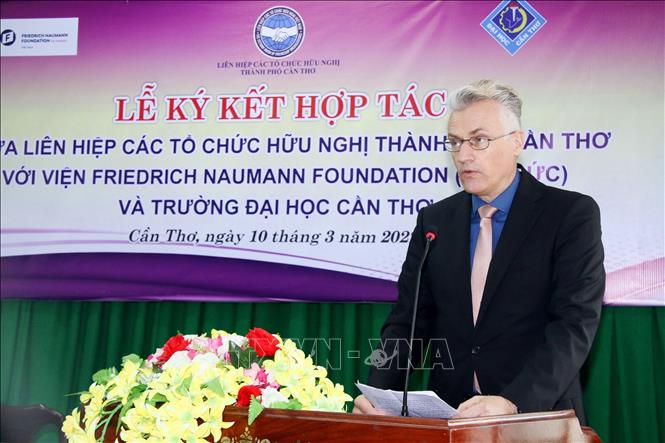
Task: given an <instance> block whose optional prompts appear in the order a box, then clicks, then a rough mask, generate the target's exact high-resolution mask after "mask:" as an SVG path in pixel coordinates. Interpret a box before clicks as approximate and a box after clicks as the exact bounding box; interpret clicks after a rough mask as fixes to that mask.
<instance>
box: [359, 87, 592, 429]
mask: <svg viewBox="0 0 665 443" xmlns="http://www.w3.org/2000/svg"><path fill="white" fill-rule="evenodd" d="M521 105H522V102H521V100H520V99H519V97H518V96H517V95H516V94H515V92H514V91H513V90H512V89H510V88H509V87H506V86H503V85H499V84H497V83H495V82H493V81H489V80H483V81H480V82H476V83H474V84H472V85H469V86H466V87H464V88H462V89H460V90H459V91H458V92H457V93H456V94H455V96H454V98H453V103H451V109H452V112H451V115H450V119H449V123H448V143H447V149H448V150H450V151H451V153H452V156H453V160H454V163H455V166H456V168H457V171H458V174H459V177H460V180H461V182H462V185H463V187H464V191H462V192H460V193H458V194H455V195H453V196H451V197H449V198H447V199H445V200H442V201H440V202H437V203H435V204H433V205H431V206H428V207H426V208H424V209H423V210H421V211H420V213H419V214H418V221H417V224H416V227H415V230H414V232H413V236H412V238H411V242H410V244H409V249H408V252H407V256H406V260H405V262H404V265H403V267H402V272H401V275H400V277H399V281H398V288H399V297H398V301H397V303H396V305H395V306H394V308H393V310H392V312H391V313H390V315H389V316H388V318H387V320H386V322H385V324H384V326H383V328H382V333H381V337H382V342H383V350H384V351H385V353H386V355H388V356H392V355H395V356H396V357H395V358H393V359H389V360H388V361H385V362H380V364H379V365H376V366H375V367H372V368H371V369H370V375H369V384H371V385H373V386H376V387H379V388H390V389H397V390H402V389H403V387H404V373H405V368H406V358H407V357H406V355H407V351H408V347H407V346H406V341H405V340H404V339H406V338H408V336H409V332H410V322H411V317H412V313H413V302H414V290H415V278H416V277H415V275H416V272H417V267H418V264H419V262H420V259H421V257H422V254H423V251H424V246H425V233H426V231H427V230H428V229H429V228H430V227H431V226H435V227H437V228H438V232H439V235H438V238H437V239H436V240H435V241H434V242H433V243H432V246H431V250H430V252H429V256H428V258H427V261H426V262H425V265H424V268H423V273H422V284H421V288H420V295H419V303H418V310H417V315H418V317H417V323H416V329H415V331H416V338H417V339H419V340H422V341H421V342H422V343H425V344H427V343H429V344H430V352H429V353H428V355H429V356H430V357H431V360H430V366H429V367H430V368H432V369H431V372H430V388H431V389H432V390H434V391H435V392H436V393H437V394H438V395H439V396H440V397H441V398H443V399H444V400H446V401H447V402H449V403H450V404H451V405H453V406H458V405H459V406H458V410H459V412H460V415H459V416H460V417H478V416H487V415H503V414H512V413H517V412H534V411H548V410H559V409H575V411H576V413H577V415H578V417H579V419H580V421H582V422H584V421H585V417H584V408H583V403H582V390H581V387H580V382H579V376H578V371H579V369H580V367H581V366H582V364H583V363H584V360H585V359H586V357H587V354H588V353H589V350H590V348H591V344H592V342H593V338H594V335H595V333H596V329H597V326H598V322H599V319H600V312H601V307H602V299H603V293H604V289H605V271H604V268H603V246H602V243H601V229H600V213H599V210H598V206H597V205H596V203H595V202H594V201H593V199H592V198H590V197H588V196H586V195H583V194H579V193H576V192H570V191H564V190H560V189H556V188H553V187H549V186H545V185H543V184H541V183H540V182H538V181H537V180H536V179H534V177H532V176H531V175H530V174H529V173H528V172H527V171H526V170H525V169H524V168H522V167H521V165H519V164H518V163H517V158H518V156H519V154H520V153H521V151H522V148H523V146H524V132H523V131H522V130H521V124H520V117H521ZM414 349H415V350H416V351H417V350H418V349H419V347H418V346H415V347H414ZM414 357H415V359H416V360H415V361H418V359H419V358H421V357H422V356H419V355H418V352H415V354H414ZM354 412H356V413H370V414H371V413H381V411H378V410H377V409H375V408H374V407H373V406H372V405H371V404H370V403H369V401H368V400H367V399H366V398H364V397H363V396H359V397H358V398H356V401H355V407H354Z"/></svg>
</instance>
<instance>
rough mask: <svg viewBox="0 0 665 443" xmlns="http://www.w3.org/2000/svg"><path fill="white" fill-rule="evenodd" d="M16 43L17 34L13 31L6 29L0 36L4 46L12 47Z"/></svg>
mask: <svg viewBox="0 0 665 443" xmlns="http://www.w3.org/2000/svg"><path fill="white" fill-rule="evenodd" d="M15 41H16V33H15V32H14V31H12V30H11V29H6V30H4V31H2V34H0V42H1V43H2V45H3V46H11V45H13V44H14V42H15Z"/></svg>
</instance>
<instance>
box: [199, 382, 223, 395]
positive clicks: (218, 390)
mask: <svg viewBox="0 0 665 443" xmlns="http://www.w3.org/2000/svg"><path fill="white" fill-rule="evenodd" d="M204 386H205V387H207V388H208V389H210V390H211V391H212V392H214V393H215V394H217V395H219V396H220V397H223V396H224V388H223V387H222V384H221V383H220V382H219V379H218V378H213V379H212V380H210V381H209V382H207V383H206V384H205V385H204Z"/></svg>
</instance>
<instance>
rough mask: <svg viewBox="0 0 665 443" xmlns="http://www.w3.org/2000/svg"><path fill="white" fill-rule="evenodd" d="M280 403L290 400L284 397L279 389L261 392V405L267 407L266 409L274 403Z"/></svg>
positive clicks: (268, 389) (267, 389) (266, 389)
mask: <svg viewBox="0 0 665 443" xmlns="http://www.w3.org/2000/svg"><path fill="white" fill-rule="evenodd" d="M278 401H288V398H286V397H285V396H284V395H282V394H281V393H280V392H279V391H278V390H277V389H275V388H270V387H268V388H264V389H263V390H262V391H261V404H262V405H263V406H265V407H266V408H269V407H270V405H272V404H273V403H276V402H278Z"/></svg>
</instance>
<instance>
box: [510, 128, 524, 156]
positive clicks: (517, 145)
mask: <svg viewBox="0 0 665 443" xmlns="http://www.w3.org/2000/svg"><path fill="white" fill-rule="evenodd" d="M512 141H513V154H514V155H515V158H517V157H519V155H520V154H521V153H522V151H523V150H524V142H525V141H526V136H525V135H524V131H522V130H521V129H520V130H519V131H517V132H515V134H513V138H512Z"/></svg>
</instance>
